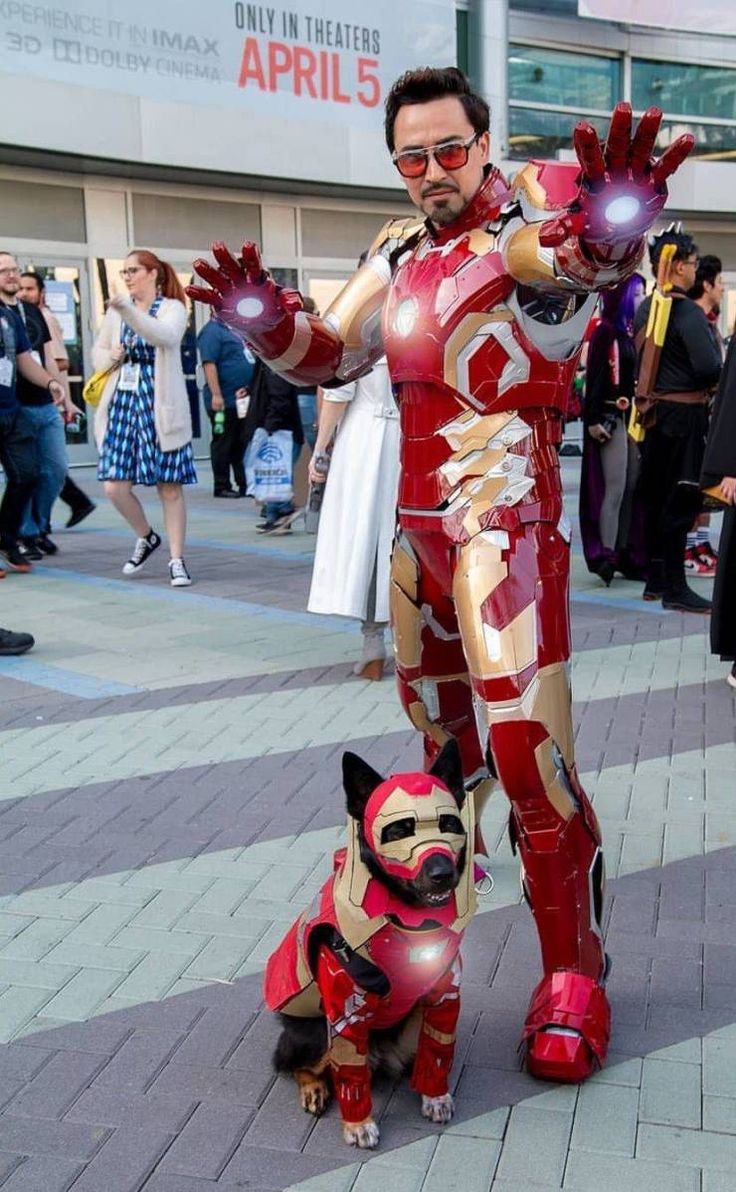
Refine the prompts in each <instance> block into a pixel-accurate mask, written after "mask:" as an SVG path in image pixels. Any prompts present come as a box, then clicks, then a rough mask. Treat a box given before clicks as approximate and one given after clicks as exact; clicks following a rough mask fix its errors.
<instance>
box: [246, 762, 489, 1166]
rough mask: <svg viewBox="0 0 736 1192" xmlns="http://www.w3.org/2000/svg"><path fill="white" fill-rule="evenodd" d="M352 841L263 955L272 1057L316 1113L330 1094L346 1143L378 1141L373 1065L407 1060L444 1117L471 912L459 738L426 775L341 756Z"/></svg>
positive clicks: (469, 816)
mask: <svg viewBox="0 0 736 1192" xmlns="http://www.w3.org/2000/svg"><path fill="white" fill-rule="evenodd" d="M342 768H343V784H344V788H345V795H346V802H347V811H348V843H347V847H346V848H343V849H340V850H338V852H337V853H336V854H335V857H334V869H333V874H332V876H331V877H330V878H329V879H328V880H327V882H325V884H324V886H323V887H322V889H321V891H320V893H319V894H318V895H317V897H316V898H315V900H314V902H313V903H312V905H311V906H310V907H309V908H308V909H307V910H306V911H304V913H303V914H302V915H301V916H300V918H299V919H298V920H297V921H296V922H295V923H294V924H293V925H292V927H291V929H290V930H289V932H288V933H287V935H286V936H285V937H284V939H283V940H282V942H281V944H280V945H279V947H278V948H277V949H276V951H275V952H274V953H273V954H272V955H271V957H270V959H269V961H268V965H267V967H266V975H265V982H264V993H265V998H266V1004H267V1005H268V1007H269V1009H271V1010H275V1011H278V1012H279V1013H280V1016H281V1020H282V1023H283V1031H282V1034H281V1036H280V1038H279V1041H278V1044H277V1046H276V1050H275V1053H274V1057H273V1062H274V1066H275V1068H276V1070H277V1071H279V1072H288V1073H291V1074H292V1075H293V1076H294V1078H295V1079H296V1082H297V1085H298V1089H299V1100H300V1103H301V1106H302V1108H303V1109H304V1110H306V1112H307V1113H311V1114H314V1115H315V1116H319V1115H320V1114H321V1113H323V1112H324V1110H325V1108H326V1106H327V1103H328V1101H329V1098H330V1095H331V1093H333V1092H334V1095H335V1098H336V1100H337V1103H338V1106H339V1109H340V1114H341V1116H342V1128H343V1137H344V1139H345V1142H346V1143H348V1144H349V1145H350V1146H357V1147H361V1148H373V1147H375V1146H377V1145H378V1141H379V1130H378V1126H377V1125H376V1122H375V1121H374V1119H373V1116H372V1102H371V1069H375V1068H383V1069H384V1070H387V1071H388V1072H390V1073H391V1074H392V1075H397V1074H399V1073H400V1072H401V1071H403V1070H405V1069H406V1067H407V1066H408V1064H409V1063H410V1062H412V1061H413V1067H412V1078H411V1084H412V1087H413V1088H414V1089H415V1090H416V1091H417V1092H418V1093H419V1094H420V1096H421V1099H422V1100H421V1112H422V1114H423V1116H424V1117H425V1118H428V1119H429V1120H430V1121H432V1122H440V1123H441V1122H448V1121H449V1120H450V1118H451V1117H452V1114H453V1100H452V1096H451V1095H450V1092H449V1087H448V1080H449V1074H450V1069H451V1067H452V1061H453V1056H454V1050H455V1029H456V1024H457V1019H458V1014H459V1011H460V992H459V981H460V955H459V949H460V944H461V941H462V937H463V933H464V931H465V928H466V926H467V924H468V923H469V921H470V919H471V917H472V915H473V913H474V911H475V905H476V901H475V889H474V885H473V876H474V872H473V859H472V841H473V832H474V823H473V808H472V799H467V800H466V797H465V788H464V785H463V777H462V768H461V763H460V752H459V749H458V746H457V743H456V742H455V741H454V740H449V741H448V742H447V744H446V745H445V746H444V747H443V749H442V750H441V752H440V753H439V755H438V756H437V758H436V760H435V762H434V764H433V766H432V768H431V769H430V771H429V773H427V774H419V773H412V774H398V775H394V776H393V777H391V778H389V779H384V778H382V777H381V775H380V774H378V773H377V772H376V771H375V770H374V769H372V767H371V766H369V765H368V764H367V763H366V762H364V761H362V760H361V759H360V758H359V757H357V756H356V755H355V754H353V753H346V754H344V756H343V761H342Z"/></svg>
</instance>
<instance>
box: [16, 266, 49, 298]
mask: <svg viewBox="0 0 736 1192" xmlns="http://www.w3.org/2000/svg"><path fill="white" fill-rule="evenodd" d="M21 277H32V278H33V280H34V281H35V283H36V285H37V286H38V292H39V294H43V292H44V290H45V289H46V286H45V284H44V280H43V278H42V277H39V275H38V274H37V273H34V272H33V270H32V269H24V270H23V272H22V273H21Z"/></svg>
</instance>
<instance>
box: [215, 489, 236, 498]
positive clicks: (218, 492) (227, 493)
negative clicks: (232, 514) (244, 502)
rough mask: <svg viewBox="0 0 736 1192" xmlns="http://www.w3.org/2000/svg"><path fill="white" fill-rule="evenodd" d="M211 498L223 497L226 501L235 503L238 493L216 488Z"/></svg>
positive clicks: (232, 490) (233, 490)
mask: <svg viewBox="0 0 736 1192" xmlns="http://www.w3.org/2000/svg"><path fill="white" fill-rule="evenodd" d="M212 496H213V497H224V498H225V500H226V501H237V500H238V498H239V496H240V493H237V492H236V491H235V489H234V488H218V489H217V490H216V491H215V492H214V493H213V494H212Z"/></svg>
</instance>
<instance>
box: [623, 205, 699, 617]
mask: <svg viewBox="0 0 736 1192" xmlns="http://www.w3.org/2000/svg"><path fill="white" fill-rule="evenodd" d="M649 257H650V260H651V265H652V272H653V273H654V275H655V277H656V278H657V286H656V289H655V291H654V293H653V294H650V295H649V297H648V298H645V299H644V301H643V302H642V304H641V306H640V307H639V309H638V310H637V312H636V316H635V318H634V332H635V335H636V340H637V347H638V349H639V351H640V359H639V375H638V380H637V390H636V392H637V397H636V414H635V417H634V419H633V420H632V423H631V431H632V432H633V434H634V435H635V436H636V437H637V438H638V439H639V440H640V442H641V461H642V465H641V495H642V500H643V502H644V506H645V534H646V544H647V556H648V576H647V582H646V586H645V588H644V592H643V599H644V600H661V601H662V607H663V608H667V609H673V610H677V611H679V612H685V613H709V612H710V609H711V604H710V601H709V600H706V598H705V597H704V596H700V595H699V594H698V593H697V592H694V591H693V590H692V588H690V587H689V586H688V584H687V581H686V579H685V547H686V543H687V533H688V530H689V529H690V527H691V526H692V525H693V522H694V521H695V519H696V517H697V516H698V514H699V513H700V508H701V504H702V500H701V495H700V470H701V468H702V465H703V452H704V450H705V436H706V433H707V429H708V401H709V399H710V395H711V393H712V391H713V389H714V387H715V385H716V384H717V383H718V377H719V374H720V371H721V358H720V354H719V352H718V349H717V347H716V343H715V340H714V339H713V335H712V333H711V330H710V327H709V325H708V320H707V318H706V316H705V312H704V311H703V310H702V309H701V307H699V306H698V305H697V303H695V302H693V301H692V299H691V298H688V296H687V292H688V290H689V289H691V288H692V286H693V284H694V282H695V275H696V271H697V268H698V248H697V245H696V244H695V242H694V241H693V239H692V237H691V236H688V235H687V233H686V232H683V231H682V230H681V228H680V226H679V225H677V227H675V226H674V225H673V226H672V227H671V228H668V229H667V230H666V231H665V232H662V233H661V235H659V236H655V237H653V239H652V240H651V241H650V245H649Z"/></svg>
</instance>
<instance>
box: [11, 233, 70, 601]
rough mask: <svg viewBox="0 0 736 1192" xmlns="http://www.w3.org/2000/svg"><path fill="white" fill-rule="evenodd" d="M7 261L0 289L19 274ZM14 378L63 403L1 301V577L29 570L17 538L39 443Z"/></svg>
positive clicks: (17, 322)
mask: <svg viewBox="0 0 736 1192" xmlns="http://www.w3.org/2000/svg"><path fill="white" fill-rule="evenodd" d="M8 257H10V254H9V253H0V277H1V278H2V279H3V282H2V284H5V282H6V281H7V279H8V277H9V276H10V275H11V274H17V272H18V266H17V265H16V264H14V263H13V264H11V263H7V264H5V263H3V259H4V258H5V259H7V258H8ZM11 260H12V258H11ZM18 377H22V378H23V379H24V380H26V381H29V382H31V383H32V384H34V385H38V386H41V387H43V388H44V389H45V390H46V391H47V392H48V393H49V394H50V395H51V398H52V400H53V401H54V402H55V403H60V404H63V402H64V400H65V394H64V389H63V386H62V385H60V384H59V382H58V381H57V380H55V379H54V378H53V377H51V376H50V375H49V373H48V372H47V371H46V370H45V369H44V368H42V366H41V365H40V364H39V363H38V360H37V359H36V358H35V356H34V354H33V351H32V349H31V343H30V340H29V338H28V333H27V331H26V328H25V324H24V322H23V319H22V318H21V316H20V314H19V313H18V312H17V310H16V309H15V306H14V305H12V304H11V305H7V304H6V303H4V302H0V464H2V468H3V471H4V472H5V492H4V493H3V497H2V501H0V578H2V577H3V576H4V575H5V570H4V568H6V567H7V568H9V569H10V570H11V571H20V572H23V571H30V570H31V562H30V560H29V559H28V557H27V555H26V554H25V553H24V552H23V551H22V550H21V544H20V541H19V536H20V526H21V520H22V517H23V513H24V510H25V507H26V504H27V502H28V500H29V498H30V496H31V494H32V492H33V490H34V487H35V484H36V480H37V478H38V473H39V460H38V444H37V437H36V428H35V426H34V425H33V423H32V422H31V420H30V418H29V417H28V413H27V410H26V409H25V408H24V407H23V406H21V404H20V402H19V401H18V395H17V386H16V381H17V379H18Z"/></svg>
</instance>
